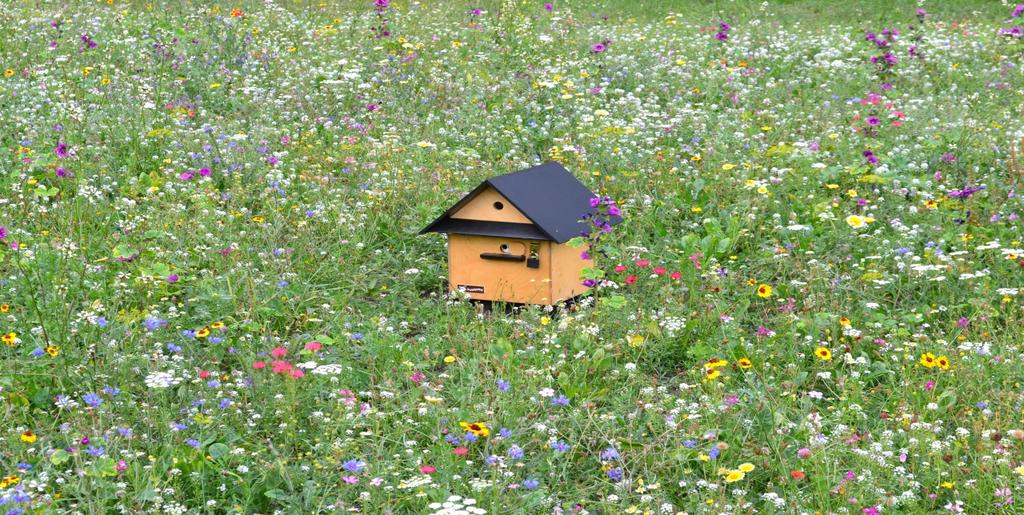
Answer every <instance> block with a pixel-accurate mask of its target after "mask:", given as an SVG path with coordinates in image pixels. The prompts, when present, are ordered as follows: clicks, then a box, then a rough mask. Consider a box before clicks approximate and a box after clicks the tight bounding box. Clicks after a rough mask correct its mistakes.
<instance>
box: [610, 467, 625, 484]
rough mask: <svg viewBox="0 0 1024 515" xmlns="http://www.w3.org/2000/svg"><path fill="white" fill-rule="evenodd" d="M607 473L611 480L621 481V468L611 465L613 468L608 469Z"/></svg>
mask: <svg viewBox="0 0 1024 515" xmlns="http://www.w3.org/2000/svg"><path fill="white" fill-rule="evenodd" d="M607 474H608V479H611V480H612V481H614V482H616V483H618V482H619V481H622V469H621V468H619V467H613V468H610V469H608V472H607Z"/></svg>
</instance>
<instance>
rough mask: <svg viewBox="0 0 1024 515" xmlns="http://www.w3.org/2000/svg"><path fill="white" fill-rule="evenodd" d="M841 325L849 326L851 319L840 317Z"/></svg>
mask: <svg viewBox="0 0 1024 515" xmlns="http://www.w3.org/2000/svg"><path fill="white" fill-rule="evenodd" d="M839 325H841V326H846V327H849V326H850V319H849V318H846V317H843V318H840V319H839Z"/></svg>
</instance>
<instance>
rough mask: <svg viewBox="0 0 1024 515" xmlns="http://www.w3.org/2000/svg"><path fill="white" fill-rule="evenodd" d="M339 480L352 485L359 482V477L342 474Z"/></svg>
mask: <svg viewBox="0 0 1024 515" xmlns="http://www.w3.org/2000/svg"><path fill="white" fill-rule="evenodd" d="M341 480H342V481H344V482H346V483H348V484H350V485H354V484H357V483H359V478H358V477H356V476H343V477H342V478H341Z"/></svg>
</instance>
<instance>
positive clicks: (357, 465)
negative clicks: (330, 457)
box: [341, 460, 366, 473]
mask: <svg viewBox="0 0 1024 515" xmlns="http://www.w3.org/2000/svg"><path fill="white" fill-rule="evenodd" d="M341 466H342V468H344V469H345V470H347V471H349V472H354V473H359V472H362V471H363V469H364V468H366V463H363V462H362V461H359V460H348V461H346V462H345V463H342V464H341Z"/></svg>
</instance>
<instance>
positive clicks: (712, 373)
mask: <svg viewBox="0 0 1024 515" xmlns="http://www.w3.org/2000/svg"><path fill="white" fill-rule="evenodd" d="M720 375H722V371H721V370H718V369H716V368H705V369H704V377H706V378H708V379H717V378H718V376H720Z"/></svg>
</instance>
